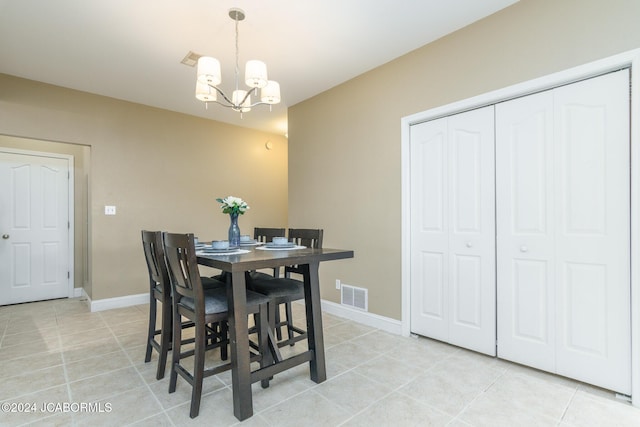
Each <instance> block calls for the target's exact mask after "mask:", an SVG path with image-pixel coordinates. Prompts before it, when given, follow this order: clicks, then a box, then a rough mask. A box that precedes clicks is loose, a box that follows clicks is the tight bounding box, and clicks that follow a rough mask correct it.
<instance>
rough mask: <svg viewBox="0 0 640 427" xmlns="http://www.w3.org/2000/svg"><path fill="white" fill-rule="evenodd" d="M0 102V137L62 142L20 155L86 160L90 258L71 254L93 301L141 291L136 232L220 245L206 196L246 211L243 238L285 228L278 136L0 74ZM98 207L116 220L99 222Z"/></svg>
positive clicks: (223, 221) (223, 228) (143, 275)
mask: <svg viewBox="0 0 640 427" xmlns="http://www.w3.org/2000/svg"><path fill="white" fill-rule="evenodd" d="M0 94H1V95H0V134H3V135H8V136H14V137H23V138H29V139H33V140H45V141H56V142H62V143H65V144H62V145H56V144H53V145H49V147H48V148H47V144H44V143H38V142H28V141H25V140H22V142H24V147H23V148H28V147H36V146H37V147H39V148H38V150H40V149H41V148H42V147H44V148H42V149H44V150H45V151H46V150H49V149H50V150H51V151H55V150H58V149H61V148H60V147H62V149H63V151H64V146H67V147H68V144H73V145H79V146H83V147H86V148H83V150H87V151H88V152H89V153H88V156H87V157H86V158H90V165H85V166H83V168H84V169H85V170H86V171H90V173H89V174H88V176H87V179H88V189H89V191H88V194H87V197H88V200H89V204H88V209H87V211H88V214H87V215H86V219H87V221H88V223H89V236H87V238H88V242H89V248H90V249H89V250H88V251H87V250H86V248H85V247H84V246H83V247H80V248H78V251H84V255H85V256H86V257H87V258H88V260H89V270H90V272H89V274H90V276H89V277H90V283H88V284H87V285H86V289H87V291H88V293H89V296H90V297H91V298H92V299H93V300H100V299H104V298H113V297H118V296H125V295H134V294H140V293H144V292H147V291H148V278H147V272H146V266H145V264H144V258H143V254H142V248H141V244H140V230H141V229H150V230H151V229H158V230H167V231H175V232H194V233H196V235H198V236H199V237H200V238H201V239H211V238H223V237H225V236H226V233H227V230H228V226H229V219H228V217H227V216H226V215H223V214H222V213H220V209H219V205H218V203H217V202H216V201H215V198H216V197H224V196H228V195H234V196H238V197H242V198H244V199H245V200H246V201H247V202H248V203H249V205H250V206H251V209H250V210H249V212H248V213H247V214H245V215H244V216H242V217H240V229H241V230H242V231H243V232H247V233H248V234H252V233H253V227H254V226H267V227H270V226H283V227H284V226H286V225H287V141H286V139H285V138H284V137H281V136H278V135H274V134H269V133H264V132H258V131H255V130H250V129H245V128H239V127H235V126H230V125H226V124H222V123H219V122H214V121H211V120H205V119H200V118H195V117H191V116H187V115H183V114H177V113H173V112H169V111H164V110H159V109H155V108H149V107H145V106H141V105H137V104H132V103H128V102H123V101H117V100H114V99H110V98H105V97H100V96H95V95H90V94H87V93H83V92H78V91H73V90H68V89H63V88H60V87H55V86H50V85H46V84H42V83H37V82H32V81H28V80H23V79H19V78H15V77H11V76H7V75H2V74H0ZM3 140H4V141H6V138H5V139H3ZM3 140H0V142H1V141H3ZM267 140H271V141H272V143H273V148H272V149H271V150H266V149H265V145H264V144H265V142H266V141H267ZM0 145H1V144H0ZM15 145H17V146H18V147H19V148H20V147H21V144H20V141H19V142H18V143H17V144H15ZM76 202H77V203H86V201H83V200H81V199H78V197H76ZM105 205H115V206H116V207H117V215H116V216H105V215H104V206H105ZM76 227H77V225H76ZM77 256H80V255H77ZM77 256H76V258H77Z"/></svg>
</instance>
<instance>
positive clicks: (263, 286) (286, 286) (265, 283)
mask: <svg viewBox="0 0 640 427" xmlns="http://www.w3.org/2000/svg"><path fill="white" fill-rule="evenodd" d="M251 290H253V291H255V292H259V293H261V294H263V295H266V296H268V297H269V298H281V297H285V298H289V299H291V300H292V301H294V300H298V299H302V298H304V284H303V283H302V282H301V281H299V280H294V279H289V278H286V277H279V278H273V277H272V278H270V279H258V280H253V281H251Z"/></svg>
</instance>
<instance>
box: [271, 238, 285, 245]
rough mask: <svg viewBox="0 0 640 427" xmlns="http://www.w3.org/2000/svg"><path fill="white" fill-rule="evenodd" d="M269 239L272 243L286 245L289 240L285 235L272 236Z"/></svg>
mask: <svg viewBox="0 0 640 427" xmlns="http://www.w3.org/2000/svg"><path fill="white" fill-rule="evenodd" d="M271 241H272V242H273V244H274V245H286V244H287V243H288V242H289V241H288V240H287V238H286V237H274V238H273V239H272V240H271Z"/></svg>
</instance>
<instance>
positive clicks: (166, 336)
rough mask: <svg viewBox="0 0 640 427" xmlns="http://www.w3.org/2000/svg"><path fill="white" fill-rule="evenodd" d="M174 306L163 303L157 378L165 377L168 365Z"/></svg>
mask: <svg viewBox="0 0 640 427" xmlns="http://www.w3.org/2000/svg"><path fill="white" fill-rule="evenodd" d="M172 319H173V307H171V305H170V304H168V303H166V302H163V303H162V327H161V330H160V352H159V353H160V354H159V357H158V370H157V372H156V379H157V380H161V379H163V378H164V371H165V367H166V365H167V354H168V353H169V349H170V348H171V339H172V337H173V333H172V328H173V321H172Z"/></svg>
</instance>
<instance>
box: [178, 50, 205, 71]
mask: <svg viewBox="0 0 640 427" xmlns="http://www.w3.org/2000/svg"><path fill="white" fill-rule="evenodd" d="M201 56H202V55H200V54H199V53H195V52H191V51H189V53H187V56H185V57H184V58H183V59H182V61H180V63H181V64H184V65H188V66H189V67H195V66H196V64H197V63H198V59H200V57H201Z"/></svg>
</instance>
